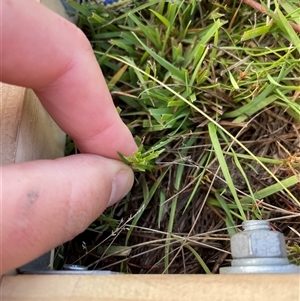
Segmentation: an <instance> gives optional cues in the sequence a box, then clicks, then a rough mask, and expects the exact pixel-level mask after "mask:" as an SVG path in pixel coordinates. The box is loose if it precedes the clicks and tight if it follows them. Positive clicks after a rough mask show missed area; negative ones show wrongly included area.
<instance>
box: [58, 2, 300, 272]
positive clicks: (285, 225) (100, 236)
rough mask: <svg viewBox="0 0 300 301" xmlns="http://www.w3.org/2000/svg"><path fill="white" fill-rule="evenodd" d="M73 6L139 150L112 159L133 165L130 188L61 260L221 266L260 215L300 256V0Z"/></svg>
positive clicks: (149, 267)
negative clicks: (232, 243) (299, 25)
mask: <svg viewBox="0 0 300 301" xmlns="http://www.w3.org/2000/svg"><path fill="white" fill-rule="evenodd" d="M68 2H69V4H70V5H72V6H73V7H74V8H76V9H77V11H78V13H79V26H80V27H81V28H82V29H83V30H84V32H85V33H86V35H87V36H88V38H89V40H90V41H91V43H92V45H93V47H94V50H95V55H96V57H97V60H98V62H99V65H100V66H101V68H102V70H103V73H104V74H105V76H106V80H107V84H108V87H109V89H110V91H111V94H112V96H113V99H114V101H115V104H116V106H117V107H118V108H119V112H120V115H121V117H122V118H123V120H124V122H125V123H126V124H127V125H128V127H129V129H130V130H131V132H132V134H133V135H134V136H135V137H136V139H137V140H138V141H139V143H138V144H139V145H140V148H139V150H138V152H137V153H136V155H135V157H132V158H130V157H124V156H123V155H122V154H121V153H120V157H121V159H122V160H123V161H124V162H125V163H127V164H129V165H130V166H132V167H133V169H134V170H135V171H136V173H135V176H136V184H135V185H134V187H133V189H132V191H131V192H130V194H129V195H128V196H127V197H126V199H125V200H124V201H122V202H120V203H119V204H118V205H116V206H114V207H112V208H109V209H107V211H106V212H105V214H104V215H102V216H101V217H99V219H98V220H97V221H95V222H94V223H93V224H92V225H91V226H90V227H89V229H88V231H87V232H86V233H84V234H82V235H80V236H79V237H78V238H77V239H75V240H74V241H73V242H71V243H69V244H68V246H64V250H63V252H61V257H60V258H63V260H64V261H65V262H69V263H81V264H85V265H88V266H89V267H91V268H102V269H107V268H109V269H112V270H115V271H122V272H125V273H217V272H218V269H219V267H220V266H226V265H228V264H229V262H230V256H228V255H229V253H230V252H229V250H230V249H229V239H230V236H231V235H232V234H234V233H236V232H237V231H238V228H237V227H238V226H239V225H240V224H241V222H242V221H243V220H246V219H268V220H270V221H271V222H272V225H273V227H274V228H275V229H278V230H280V231H282V232H283V233H284V234H285V235H286V237H287V245H288V248H289V249H290V250H291V258H293V260H294V261H295V262H298V263H299V257H297V256H298V255H299V252H298V251H299V250H298V249H297V247H296V246H297V243H298V244H299V242H300V240H299V236H297V234H296V233H299V232H300V230H299V227H300V206H299V205H300V201H299V200H300V175H299V174H300V134H299V131H300V99H299V95H300V88H299V87H300V85H299V84H300V64H299V55H300V52H299V49H300V48H299V47H300V40H299V37H298V35H297V34H296V33H295V31H294V30H293V28H292V27H291V25H290V23H289V22H290V21H293V22H298V21H299V19H300V10H299V6H298V1H294V0H292V1H280V2H279V1H274V4H273V5H272V6H270V7H266V10H267V12H268V15H269V17H267V16H266V15H264V14H261V13H255V11H254V10H253V8H251V7H248V6H246V5H245V4H241V3H240V2H239V1H234V0H232V1H219V2H214V1H196V0H186V1H183V0H173V1H166V0H162V1H160V0H150V1H149V2H138V3H135V5H134V6H125V7H121V8H119V9H118V10H117V11H115V10H107V9H105V8H104V7H102V6H101V5H99V4H98V3H97V1H83V3H82V4H81V5H78V4H76V3H75V2H74V1H72V0H70V1H68ZM291 227H292V228H293V229H294V230H296V231H292V230H291ZM82 241H84V242H85V245H84V246H85V248H83V247H82ZM99 246H101V254H100V255H99V252H97V250H99ZM105 248H106V249H107V251H105ZM112 250H117V252H118V254H119V253H120V252H121V253H122V254H125V255H124V256H123V257H120V256H117V255H114V252H113V251H112ZM128 250H130V252H131V253H130V255H129V251H128ZM297 254H298V255H297Z"/></svg>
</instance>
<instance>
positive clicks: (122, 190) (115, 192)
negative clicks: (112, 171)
mask: <svg viewBox="0 0 300 301" xmlns="http://www.w3.org/2000/svg"><path fill="white" fill-rule="evenodd" d="M132 185H133V172H132V171H131V170H130V169H128V171H127V170H124V169H122V170H120V171H119V172H118V173H117V174H116V175H115V177H114V180H113V183H112V189H111V194H110V198H109V201H108V205H107V206H108V207H109V206H111V205H113V204H115V203H116V202H118V201H120V200H121V199H122V198H123V197H124V196H125V195H126V194H127V193H128V192H129V190H130V189H131V187H132Z"/></svg>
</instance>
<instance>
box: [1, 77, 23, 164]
mask: <svg viewBox="0 0 300 301" xmlns="http://www.w3.org/2000/svg"><path fill="white" fill-rule="evenodd" d="M25 90H26V89H25V88H22V87H17V86H12V85H8V84H4V83H1V82H0V96H1V97H0V106H1V107H0V114H1V122H0V133H1V141H0V142H1V153H0V163H1V164H9V163H14V162H15V155H16V150H17V140H18V133H19V127H20V123H21V114H22V109H23V103H24V96H25Z"/></svg>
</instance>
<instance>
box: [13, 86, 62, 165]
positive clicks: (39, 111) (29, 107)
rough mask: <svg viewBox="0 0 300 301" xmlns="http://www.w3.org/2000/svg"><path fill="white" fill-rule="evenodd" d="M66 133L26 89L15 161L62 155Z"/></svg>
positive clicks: (30, 91)
mask: <svg viewBox="0 0 300 301" xmlns="http://www.w3.org/2000/svg"><path fill="white" fill-rule="evenodd" d="M65 141H66V135H65V133H64V132H63V131H62V130H61V129H60V128H59V127H58V126H57V124H56V123H55V122H54V121H53V120H52V118H51V117H50V116H49V114H48V113H47V112H46V110H45V109H44V107H43V106H42V104H41V103H40V101H39V100H38V98H37V97H36V95H35V94H34V93H33V91H32V90H31V89H26V92H25V96H24V104H23V110H22V117H21V122H20V126H19V135H18V141H17V149H16V155H15V163H17V162H25V161H32V160H37V159H55V158H59V157H63V156H64V149H65Z"/></svg>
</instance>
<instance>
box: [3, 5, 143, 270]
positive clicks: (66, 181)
mask: <svg viewBox="0 0 300 301" xmlns="http://www.w3.org/2000/svg"><path fill="white" fill-rule="evenodd" d="M0 1H1V2H0V5H1V6H2V14H1V15H2V20H1V23H0V24H1V32H2V37H1V38H2V45H1V48H0V56H1V65H0V68H1V69H0V70H1V74H0V80H1V81H3V82H6V83H10V84H14V85H20V86H24V87H29V88H32V89H33V90H34V91H35V93H36V94H37V96H38V97H39V99H40V100H41V102H42V104H43V106H44V107H45V108H46V110H47V111H48V112H49V114H50V115H51V116H52V118H53V119H54V120H55V121H56V122H57V124H58V125H59V126H60V127H61V128H62V129H63V130H64V131H65V132H66V133H68V134H69V135H70V136H72V137H73V139H74V141H75V142H76V145H77V146H78V147H79V149H80V150H81V152H82V153H83V154H79V155H73V156H69V157H65V158H60V159H56V160H39V161H33V162H26V163H20V164H13V165H5V166H3V167H2V169H1V174H2V200H1V201H2V212H1V214H2V220H1V223H2V233H1V234H2V236H1V240H0V258H1V262H0V275H1V274H3V273H5V272H6V271H8V270H10V269H12V268H15V267H18V266H20V265H22V264H25V263H26V262H28V261H30V260H32V259H34V258H36V257H38V256H40V255H42V254H43V253H45V252H47V251H48V250H50V249H52V248H54V247H56V246H57V245H59V244H61V243H63V242H66V241H68V240H70V239H72V238H73V237H74V236H76V235H77V234H79V233H80V232H82V231H83V230H85V228H86V227H87V226H88V225H89V224H90V223H91V222H92V221H93V220H95V219H96V218H97V217H98V216H99V215H100V214H101V213H102V212H103V210H105V208H106V207H107V206H109V205H112V204H114V203H115V202H116V201H118V200H120V199H121V198H122V197H124V196H125V195H126V194H127V192H128V191H129V189H130V188H131V186H132V183H133V173H132V171H131V170H130V168H129V167H127V166H126V165H124V164H123V163H122V162H120V161H119V160H117V159H118V154H117V152H118V151H119V152H122V153H123V154H125V155H133V153H134V151H135V150H136V149H137V147H136V145H135V143H134V140H133V138H132V136H131V134H130V132H129V130H128V129H127V127H126V126H125V125H124V124H123V122H122V121H121V119H120V118H119V116H118V114H117V111H116V108H115V107H114V105H113V103H112V100H111V96H110V93H109V91H108V89H107V86H106V83H105V80H104V78H103V75H102V73H101V70H100V68H99V66H98V63H97V61H96V59H95V57H94V54H93V51H92V49H91V47H90V44H89V42H88V40H87V39H86V37H85V36H84V34H83V33H82V32H81V31H80V30H79V29H77V28H76V27H75V26H74V25H73V24H71V23H69V22H67V21H66V20H64V19H63V18H61V17H60V16H58V15H56V14H55V13H53V12H51V11H50V10H48V9H47V8H45V7H44V6H42V5H41V4H38V3H36V2H35V1H34V0H0Z"/></svg>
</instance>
